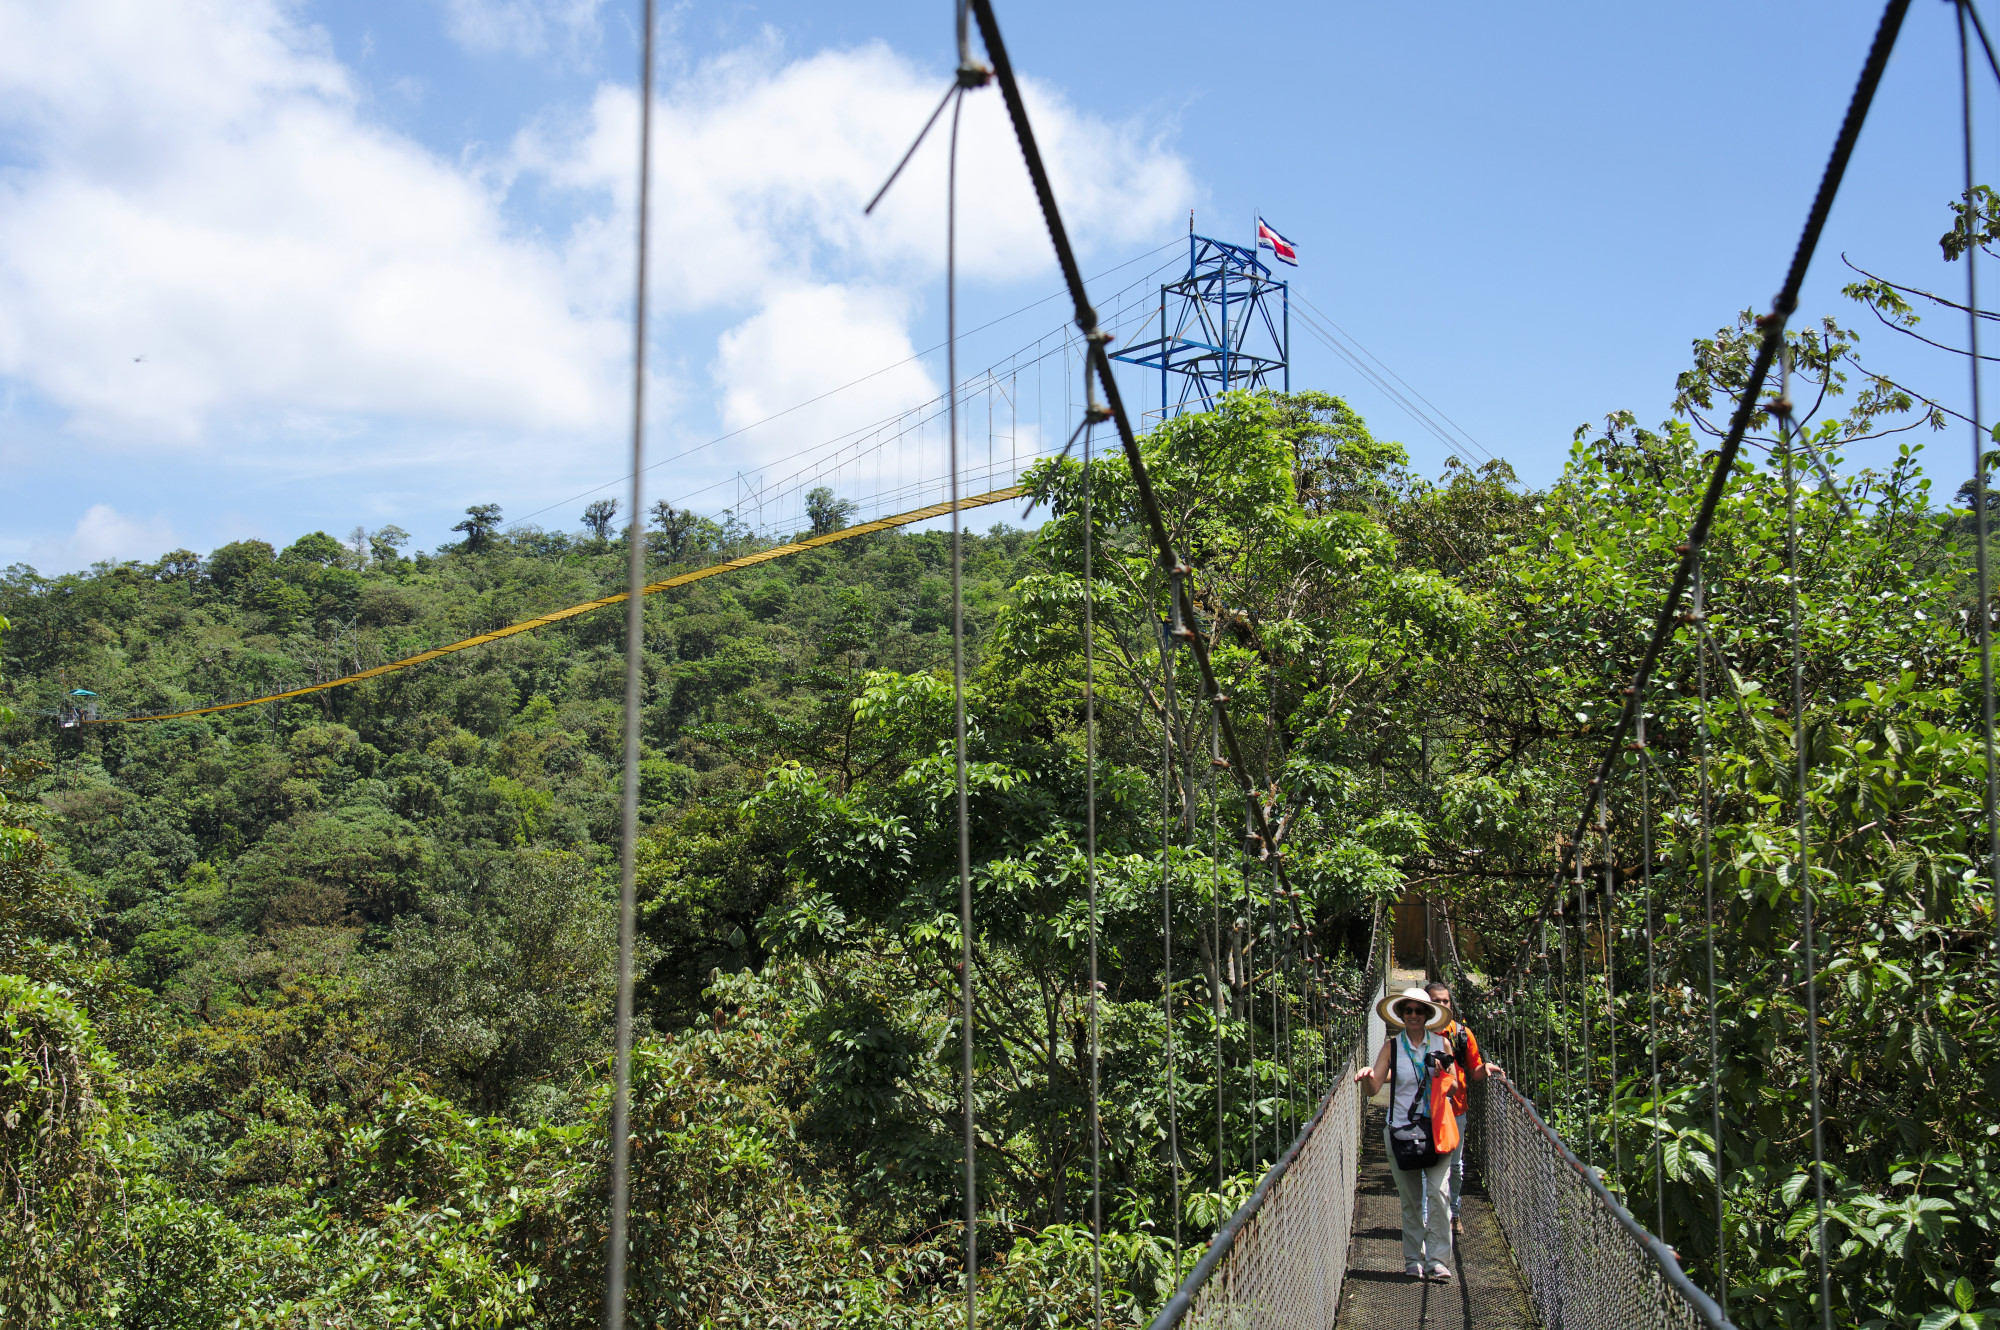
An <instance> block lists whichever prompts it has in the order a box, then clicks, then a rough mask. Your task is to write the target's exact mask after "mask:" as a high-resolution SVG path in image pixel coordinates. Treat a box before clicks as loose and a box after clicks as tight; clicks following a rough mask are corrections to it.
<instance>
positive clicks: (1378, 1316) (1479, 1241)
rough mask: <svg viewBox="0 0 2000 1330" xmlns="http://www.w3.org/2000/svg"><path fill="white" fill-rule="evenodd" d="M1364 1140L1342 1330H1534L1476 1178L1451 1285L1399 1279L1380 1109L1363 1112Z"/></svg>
mask: <svg viewBox="0 0 2000 1330" xmlns="http://www.w3.org/2000/svg"><path fill="white" fill-rule="evenodd" d="M1362 1133H1363V1135H1362V1140H1363V1143H1364V1148H1363V1150H1362V1155H1361V1177H1360V1182H1359V1186H1358V1188H1357V1190H1356V1195H1355V1198H1354V1240H1353V1245H1352V1247H1350V1248H1349V1250H1348V1254H1347V1279H1346V1282H1345V1284H1344V1285H1343V1286H1342V1288H1341V1292H1340V1314H1339V1319H1338V1321H1337V1322H1336V1324H1337V1326H1338V1327H1339V1330H1534V1328H1535V1326H1536V1320H1535V1313H1534V1311H1533V1309H1532V1308H1531V1307H1530V1306H1529V1304H1528V1293H1527V1289H1526V1288H1525V1287H1524V1286H1523V1285H1522V1283H1521V1275H1520V1272H1519V1271H1518V1270H1516V1269H1515V1267H1514V1257H1513V1254H1512V1252H1511V1251H1510V1250H1509V1249H1508V1246H1507V1239H1506V1237H1505V1236H1504V1235H1503V1234H1502V1233H1501V1231H1500V1222H1499V1220H1497V1219H1495V1218H1494V1216H1493V1207H1492V1205H1491V1204H1489V1203H1488V1201H1487V1199H1486V1190H1485V1188H1484V1187H1483V1186H1481V1185H1480V1182H1479V1179H1478V1178H1477V1177H1475V1176H1472V1175H1470V1174H1468V1175H1467V1177H1466V1180H1465V1199H1464V1203H1463V1207H1462V1217H1463V1219H1464V1221H1465V1234H1464V1236H1463V1237H1461V1238H1459V1240H1458V1242H1457V1244H1456V1247H1455V1250H1454V1251H1453V1252H1452V1264H1453V1266H1454V1267H1455V1277H1454V1278H1453V1279H1452V1281H1451V1282H1450V1283H1448V1284H1446V1283H1432V1282H1431V1281H1429V1280H1423V1279H1412V1278H1410V1277H1409V1276H1408V1275H1406V1274H1404V1273H1403V1221H1402V1209H1401V1207H1400V1206H1399V1204H1398V1203H1397V1200H1396V1181H1395V1179H1394V1178H1393V1177H1392V1176H1390V1173H1389V1167H1390V1165H1389V1161H1388V1159H1387V1157H1386V1156H1385V1155H1384V1154H1383V1151H1382V1110H1381V1109H1380V1108H1371V1109H1369V1110H1368V1113H1367V1115H1366V1121H1365V1123H1364V1124H1363V1126H1362Z"/></svg>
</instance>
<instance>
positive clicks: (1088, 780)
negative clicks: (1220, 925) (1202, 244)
mask: <svg viewBox="0 0 2000 1330" xmlns="http://www.w3.org/2000/svg"><path fill="white" fill-rule="evenodd" d="M1065 391H1067V390H1065ZM1084 391H1085V392H1086V393H1088V392H1089V391H1090V389H1089V385H1088V384H1086V385H1085V389H1084ZM1096 428H1097V426H1096V423H1095V422H1094V421H1093V420H1091V419H1090V418H1089V416H1087V415H1086V416H1085V418H1084V422H1083V855H1084V864H1085V868H1084V872H1085V874H1086V876H1087V877H1088V880H1089V892H1090V1324H1091V1327H1092V1330H1102V1327H1103V1325H1104V1195H1103V1186H1104V1177H1103V1159H1102V1154H1101V1150H1100V1144H1101V1142H1102V1139H1103V1135H1104V1132H1103V1126H1102V1123H1101V1121H1100V1118H1101V1112H1100V1110H1099V1107H1098V1102H1097V1095H1098V1084H1097V1078H1098V1048H1097V637H1096V606H1097V587H1096V584H1095V583H1094V582H1092V581H1091V577H1092V573H1091V546H1092V545H1094V544H1095V543H1096V530H1095V528H1094V527H1093V526H1092V521H1093V519H1092V517H1091V514H1090V489H1091V483H1090V482H1091V475H1090V445H1091V436H1092V434H1093V433H1094V432H1095V430H1096Z"/></svg>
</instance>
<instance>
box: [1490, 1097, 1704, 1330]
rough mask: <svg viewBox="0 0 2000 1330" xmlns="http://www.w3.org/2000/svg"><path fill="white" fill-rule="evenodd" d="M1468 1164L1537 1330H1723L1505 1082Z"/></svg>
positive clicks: (1656, 1243)
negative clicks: (1501, 1232) (1503, 1237)
mask: <svg viewBox="0 0 2000 1330" xmlns="http://www.w3.org/2000/svg"><path fill="white" fill-rule="evenodd" d="M1482 1097H1483V1098H1484V1099H1485V1101H1486V1102H1485V1105H1484V1108H1483V1111H1482V1112H1481V1114H1480V1116H1481V1118H1482V1119H1483V1122H1482V1126H1483V1131H1482V1133H1481V1137H1480V1141H1479V1144H1480V1146H1481V1147H1482V1154H1483V1156H1484V1157H1483V1158H1479V1159H1476V1160H1475V1161H1474V1164H1475V1167H1477V1168H1478V1170H1479V1176H1480V1178H1481V1180H1483V1181H1484V1182H1485V1184H1486V1190H1487V1194H1488V1195H1489V1196H1490V1197H1491V1199H1492V1202H1493V1211H1494V1213H1495V1214H1496V1215H1497V1216H1498V1217H1499V1219H1500V1226H1501V1227H1502V1228H1503V1229H1505V1230H1506V1233H1507V1241H1508V1244H1509V1245H1510V1246H1512V1247H1513V1249H1514V1262H1515V1264H1516V1265H1517V1266H1518V1267H1519V1268H1520V1271H1521V1279H1522V1281H1523V1282H1524V1283H1525V1284H1526V1285H1527V1286H1528V1297H1529V1299H1530V1300H1531V1301H1532V1302H1533V1303H1534V1306H1535V1311H1536V1313H1537V1314H1538V1315H1539V1316H1540V1317H1541V1321H1542V1326H1543V1330H1638V1328H1639V1327H1645V1328H1646V1330H1655V1328H1657V1330H1726V1327H1728V1325H1729V1322H1728V1320H1727V1319H1726V1318H1724V1316H1723V1315H1722V1310H1721V1308H1719V1307H1717V1306H1716V1305H1715V1303H1714V1301H1712V1300H1711V1299H1710V1298H1709V1296H1708V1295H1707V1294H1705V1293H1703V1292H1702V1291H1701V1290H1700V1289H1698V1288H1696V1287H1695V1286H1694V1284H1693V1283H1692V1282H1691V1281H1690V1280H1689V1279H1688V1277H1687V1275H1685V1274H1684V1273H1682V1271H1681V1268H1680V1263H1679V1262H1678V1261H1676V1260H1675V1259H1674V1255H1673V1253H1672V1252H1671V1251H1669V1250H1668V1249H1667V1247H1666V1246H1665V1245H1664V1244H1663V1243H1661V1242H1660V1240H1659V1239H1658V1238H1655V1237H1653V1236H1652V1235H1651V1234H1649V1233H1647V1232H1646V1230H1645V1229H1643V1228H1641V1227H1640V1226H1639V1224H1638V1222H1637V1221H1636V1220H1634V1219H1633V1218H1632V1216H1631V1214H1630V1213H1629V1212H1627V1211H1626V1209H1625V1207H1624V1206H1622V1205H1620V1204H1619V1203H1618V1202H1617V1200H1616V1199H1615V1198H1614V1197H1613V1196H1612V1195H1611V1193H1610V1192H1609V1191H1607V1190H1605V1187H1604V1184H1603V1183H1601V1182H1599V1181H1598V1180H1597V1177H1596V1174H1595V1173H1594V1172H1593V1171H1592V1170H1590V1169H1589V1168H1587V1167H1586V1166H1585V1165H1584V1164H1582V1163H1581V1162H1579V1161H1578V1159H1577V1157H1576V1156H1575V1155H1574V1154H1571V1153H1570V1150H1569V1147H1568V1146H1566V1145H1564V1144H1563V1143H1562V1140H1561V1138H1559V1137H1558V1136H1557V1135H1556V1134H1555V1132H1553V1131H1551V1130H1550V1129H1549V1127H1548V1124H1546V1123H1544V1122H1543V1121H1542V1119H1541V1115H1540V1114H1538V1113H1536V1112H1535V1109H1534V1105H1532V1104H1530V1103H1529V1102H1528V1101H1527V1100H1526V1099H1524V1098H1523V1097H1522V1096H1521V1093H1520V1092H1519V1091H1518V1090H1516V1089H1515V1088H1514V1087H1513V1086H1512V1085H1511V1084H1508V1083H1506V1082H1504V1081H1489V1082H1487V1088H1486V1090H1485V1093H1484V1095H1483V1096H1482Z"/></svg>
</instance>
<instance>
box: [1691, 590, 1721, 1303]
mask: <svg viewBox="0 0 2000 1330" xmlns="http://www.w3.org/2000/svg"><path fill="white" fill-rule="evenodd" d="M1706 591H1707V588H1706V586H1705V584H1704V582H1703V580H1702V564H1701V560H1700V559H1699V558H1697V559H1696V560H1695V565H1694V582H1693V599H1692V600H1691V602H1690V603H1689V606H1688V620H1689V622H1691V623H1692V624H1693V625H1694V628H1695V634H1696V637H1695V644H1694V678H1695V692H1696V695H1697V696H1698V697H1699V698H1700V700H1701V709H1700V713H1699V723H1698V726H1697V728H1696V730H1695V734H1696V742H1697V743H1699V744H1700V745H1701V747H1700V748H1699V750H1698V751H1697V760H1698V763H1699V767H1698V771H1699V777H1698V778H1699V780H1700V782H1701V903H1702V912H1703V915H1704V916H1705V921H1706V926H1705V928H1704V930H1703V944H1704V947H1705V950H1706V951H1707V953H1708V1111H1709V1127H1710V1130H1711V1132H1712V1133H1713V1135H1714V1137H1715V1297H1716V1301H1717V1302H1718V1303H1719V1304H1720V1305H1721V1307H1722V1315H1723V1317H1724V1319H1727V1318H1728V1316H1729V1266H1728V1238H1729V1226H1728V1221H1727V1218H1726V1210H1725V1208H1724V1207H1725V1199H1724V1197H1725V1192H1724V1190H1723V1171H1724V1170H1723V1166H1722V1159H1723V1155H1722V1051H1721V1050H1722V1041H1721V1037H1720V1034H1719V1032H1718V1031H1717V1028H1716V1023H1717V1017H1716V1010H1715V865H1714V862H1713V860H1712V858H1711V846H1710V840H1711V837H1712V835H1713V830H1712V828H1713V824H1712V822H1711V818H1712V817H1713V811H1712V808H1711V806H1710V802H1709V784H1708V657H1707V654H1706V653H1705V652H1704V651H1703V650H1702V645H1703V642H1702V636H1701V635H1702V634H1704V633H1706V632H1707V631H1708V630H1707V627H1706V623H1705V620H1706V618H1707V613H1708V612H1707V609H1706V608H1705V601H1706Z"/></svg>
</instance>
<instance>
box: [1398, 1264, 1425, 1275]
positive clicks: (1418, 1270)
mask: <svg viewBox="0 0 2000 1330" xmlns="http://www.w3.org/2000/svg"><path fill="white" fill-rule="evenodd" d="M1403 1273H1404V1274H1406V1275H1408V1276H1409V1277H1410V1278H1412V1279H1422V1278H1423V1277H1424V1263H1423V1262H1422V1261H1411V1262H1410V1263H1409V1264H1408V1265H1406V1266H1404V1267H1403Z"/></svg>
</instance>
